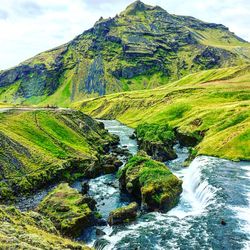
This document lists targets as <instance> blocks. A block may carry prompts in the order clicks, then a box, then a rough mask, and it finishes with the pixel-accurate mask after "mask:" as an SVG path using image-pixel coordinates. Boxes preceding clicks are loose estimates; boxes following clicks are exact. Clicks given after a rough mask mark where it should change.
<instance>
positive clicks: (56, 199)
mask: <svg viewBox="0 0 250 250" xmlns="http://www.w3.org/2000/svg"><path fill="white" fill-rule="evenodd" d="M94 205H95V204H93V202H92V199H91V198H88V197H85V196H83V195H81V194H80V193H79V192H78V191H77V190H76V189H73V188H71V187H70V186H69V185H68V184H67V183H63V184H60V185H59V186H57V187H56V188H55V189H54V190H52V191H51V192H50V193H49V194H48V195H47V196H46V197H45V198H44V200H43V201H42V202H41V203H40V204H39V205H38V208H37V211H38V212H40V213H41V214H43V215H45V216H47V217H48V218H50V219H51V221H52V222H53V223H54V224H55V226H56V228H57V229H58V230H59V231H60V232H61V233H62V234H64V235H67V236H70V237H76V236H78V235H79V234H80V232H81V231H82V230H83V229H84V228H87V227H89V226H91V225H93V223H94V222H95V219H94V213H93V211H92V210H91V208H92V209H93V208H94Z"/></svg>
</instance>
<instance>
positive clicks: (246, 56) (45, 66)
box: [0, 1, 250, 106]
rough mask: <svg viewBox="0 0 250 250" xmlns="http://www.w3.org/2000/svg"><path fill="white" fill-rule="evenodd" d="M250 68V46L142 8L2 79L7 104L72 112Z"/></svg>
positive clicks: (215, 29)
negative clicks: (95, 100) (94, 102)
mask: <svg viewBox="0 0 250 250" xmlns="http://www.w3.org/2000/svg"><path fill="white" fill-rule="evenodd" d="M249 61H250V44H249V43H248V42H246V41H244V40H242V39H241V38H239V37H237V36H236V35H234V34H233V33H232V32H230V31H229V30H228V28H226V27H225V26H223V25H221V24H214V23H206V22H202V21H200V20H198V19H195V18H193V17H189V16H177V15H172V14H169V13H168V12H167V11H165V10H163V9H162V8H160V7H158V6H156V7H152V6H148V5H145V4H144V3H142V2H140V1H136V2H134V3H133V4H131V5H130V6H128V7H127V9H126V10H125V11H123V12H122V13H121V14H120V15H117V16H116V17H114V18H109V19H103V18H101V19H100V20H99V21H98V22H96V24H95V25H94V27H93V28H91V29H89V30H87V31H85V32H84V33H82V34H81V35H79V36H78V37H76V38H75V39H74V40H72V41H70V42H69V43H67V44H64V45H62V46H60V47H57V48H55V49H52V50H49V51H46V52H43V53H41V54H39V55H37V56H35V57H33V58H31V59H29V60H27V61H25V62H23V63H21V64H20V65H18V66H17V67H14V68H11V69H9V70H5V71H2V72H0V102H2V103H15V104H21V103H22V104H40V105H47V104H54V105H60V106H69V105H70V103H71V102H75V101H79V100H82V99H85V98H87V97H94V96H102V95H105V94H110V93H115V92H121V91H128V90H139V89H151V88H154V87H158V86H159V85H162V84H166V83H168V82H172V81H175V80H178V79H180V78H182V77H183V76H186V75H188V74H190V73H195V72H198V71H201V70H206V69H213V68H220V67H228V66H236V65H241V64H243V63H245V62H249Z"/></svg>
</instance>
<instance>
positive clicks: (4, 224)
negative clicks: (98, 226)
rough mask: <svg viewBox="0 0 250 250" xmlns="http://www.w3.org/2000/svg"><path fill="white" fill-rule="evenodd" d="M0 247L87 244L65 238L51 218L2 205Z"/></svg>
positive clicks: (57, 246)
mask: <svg viewBox="0 0 250 250" xmlns="http://www.w3.org/2000/svg"><path fill="white" fill-rule="evenodd" d="M0 224H1V227H0V249H52V250H54V249H56V250H59V249H72V250H73V249H77V250H80V249H82V250H87V249H90V248H88V247H87V246H85V245H83V244H80V243H77V242H74V241H71V240H69V239H67V238H64V237H62V236H61V235H60V233H59V232H58V231H57V229H56V228H55V226H54V224H53V223H52V222H51V220H50V219H49V218H46V217H44V216H42V215H41V214H39V213H36V212H33V211H31V212H26V213H22V212H20V211H19V210H17V209H16V208H14V207H7V206H0Z"/></svg>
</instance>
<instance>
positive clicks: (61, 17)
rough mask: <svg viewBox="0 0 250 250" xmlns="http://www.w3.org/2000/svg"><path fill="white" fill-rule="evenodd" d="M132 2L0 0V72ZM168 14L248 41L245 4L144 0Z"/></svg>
mask: <svg viewBox="0 0 250 250" xmlns="http://www.w3.org/2000/svg"><path fill="white" fill-rule="evenodd" d="M132 2H133V0H0V34H1V39H0V69H6V68H9V67H12V66H15V65H16V64H18V63H20V62H21V61H23V60H25V59H28V58H29V57H32V56H34V55H36V54H37V53H39V52H42V51H44V50H47V49H51V48H53V47H56V46H58V45H61V44H63V43H65V42H68V41H69V40H71V39H73V38H74V37H75V36H77V35H78V34H80V33H82V32H83V31H84V30H86V29H88V28H90V27H92V26H93V24H94V23H95V21H96V20H98V19H99V18H100V16H103V17H109V16H110V17H113V16H115V15H116V14H117V13H120V12H121V11H123V10H124V9H125V8H126V6H127V5H129V4H130V3H132ZM144 3H146V4H150V5H159V6H161V7H163V8H164V9H166V10H167V11H168V12H169V13H171V14H179V15H190V16H194V17H196V18H199V19H201V20H203V21H207V22H215V23H222V24H224V25H226V26H227V27H229V28H230V30H231V31H233V32H235V33H236V34H237V35H239V36H240V37H242V38H244V39H246V40H248V41H250V1H249V0H219V1H218V0H209V1H208V0H206V1H205V0H203V1H200V0H158V1H156V0H145V1H144Z"/></svg>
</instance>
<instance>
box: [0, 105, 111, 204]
mask: <svg viewBox="0 0 250 250" xmlns="http://www.w3.org/2000/svg"><path fill="white" fill-rule="evenodd" d="M0 131H1V132H0V165H1V169H0V199H6V198H7V199H11V198H13V196H15V195H17V194H19V195H20V194H22V193H29V192H31V191H32V190H34V189H37V188H39V187H42V186H43V185H46V184H48V183H50V182H52V181H53V180H55V179H57V180H58V179H59V180H60V179H66V180H73V179H76V178H79V177H81V176H85V174H87V173H89V172H91V171H94V170H95V168H94V167H93V166H95V165H97V166H99V154H103V153H104V148H106V146H107V145H108V144H109V143H111V142H112V141H113V140H114V137H112V136H111V135H109V134H108V133H107V132H106V131H105V130H104V129H102V127H101V126H100V125H99V123H98V122H96V121H94V120H93V119H91V118H90V117H88V116H86V115H84V114H83V113H81V112H78V111H71V110H51V111H49V110H47V111H45V110H44V111H43V110H36V111H18V110H12V111H8V112H6V113H0Z"/></svg>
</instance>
